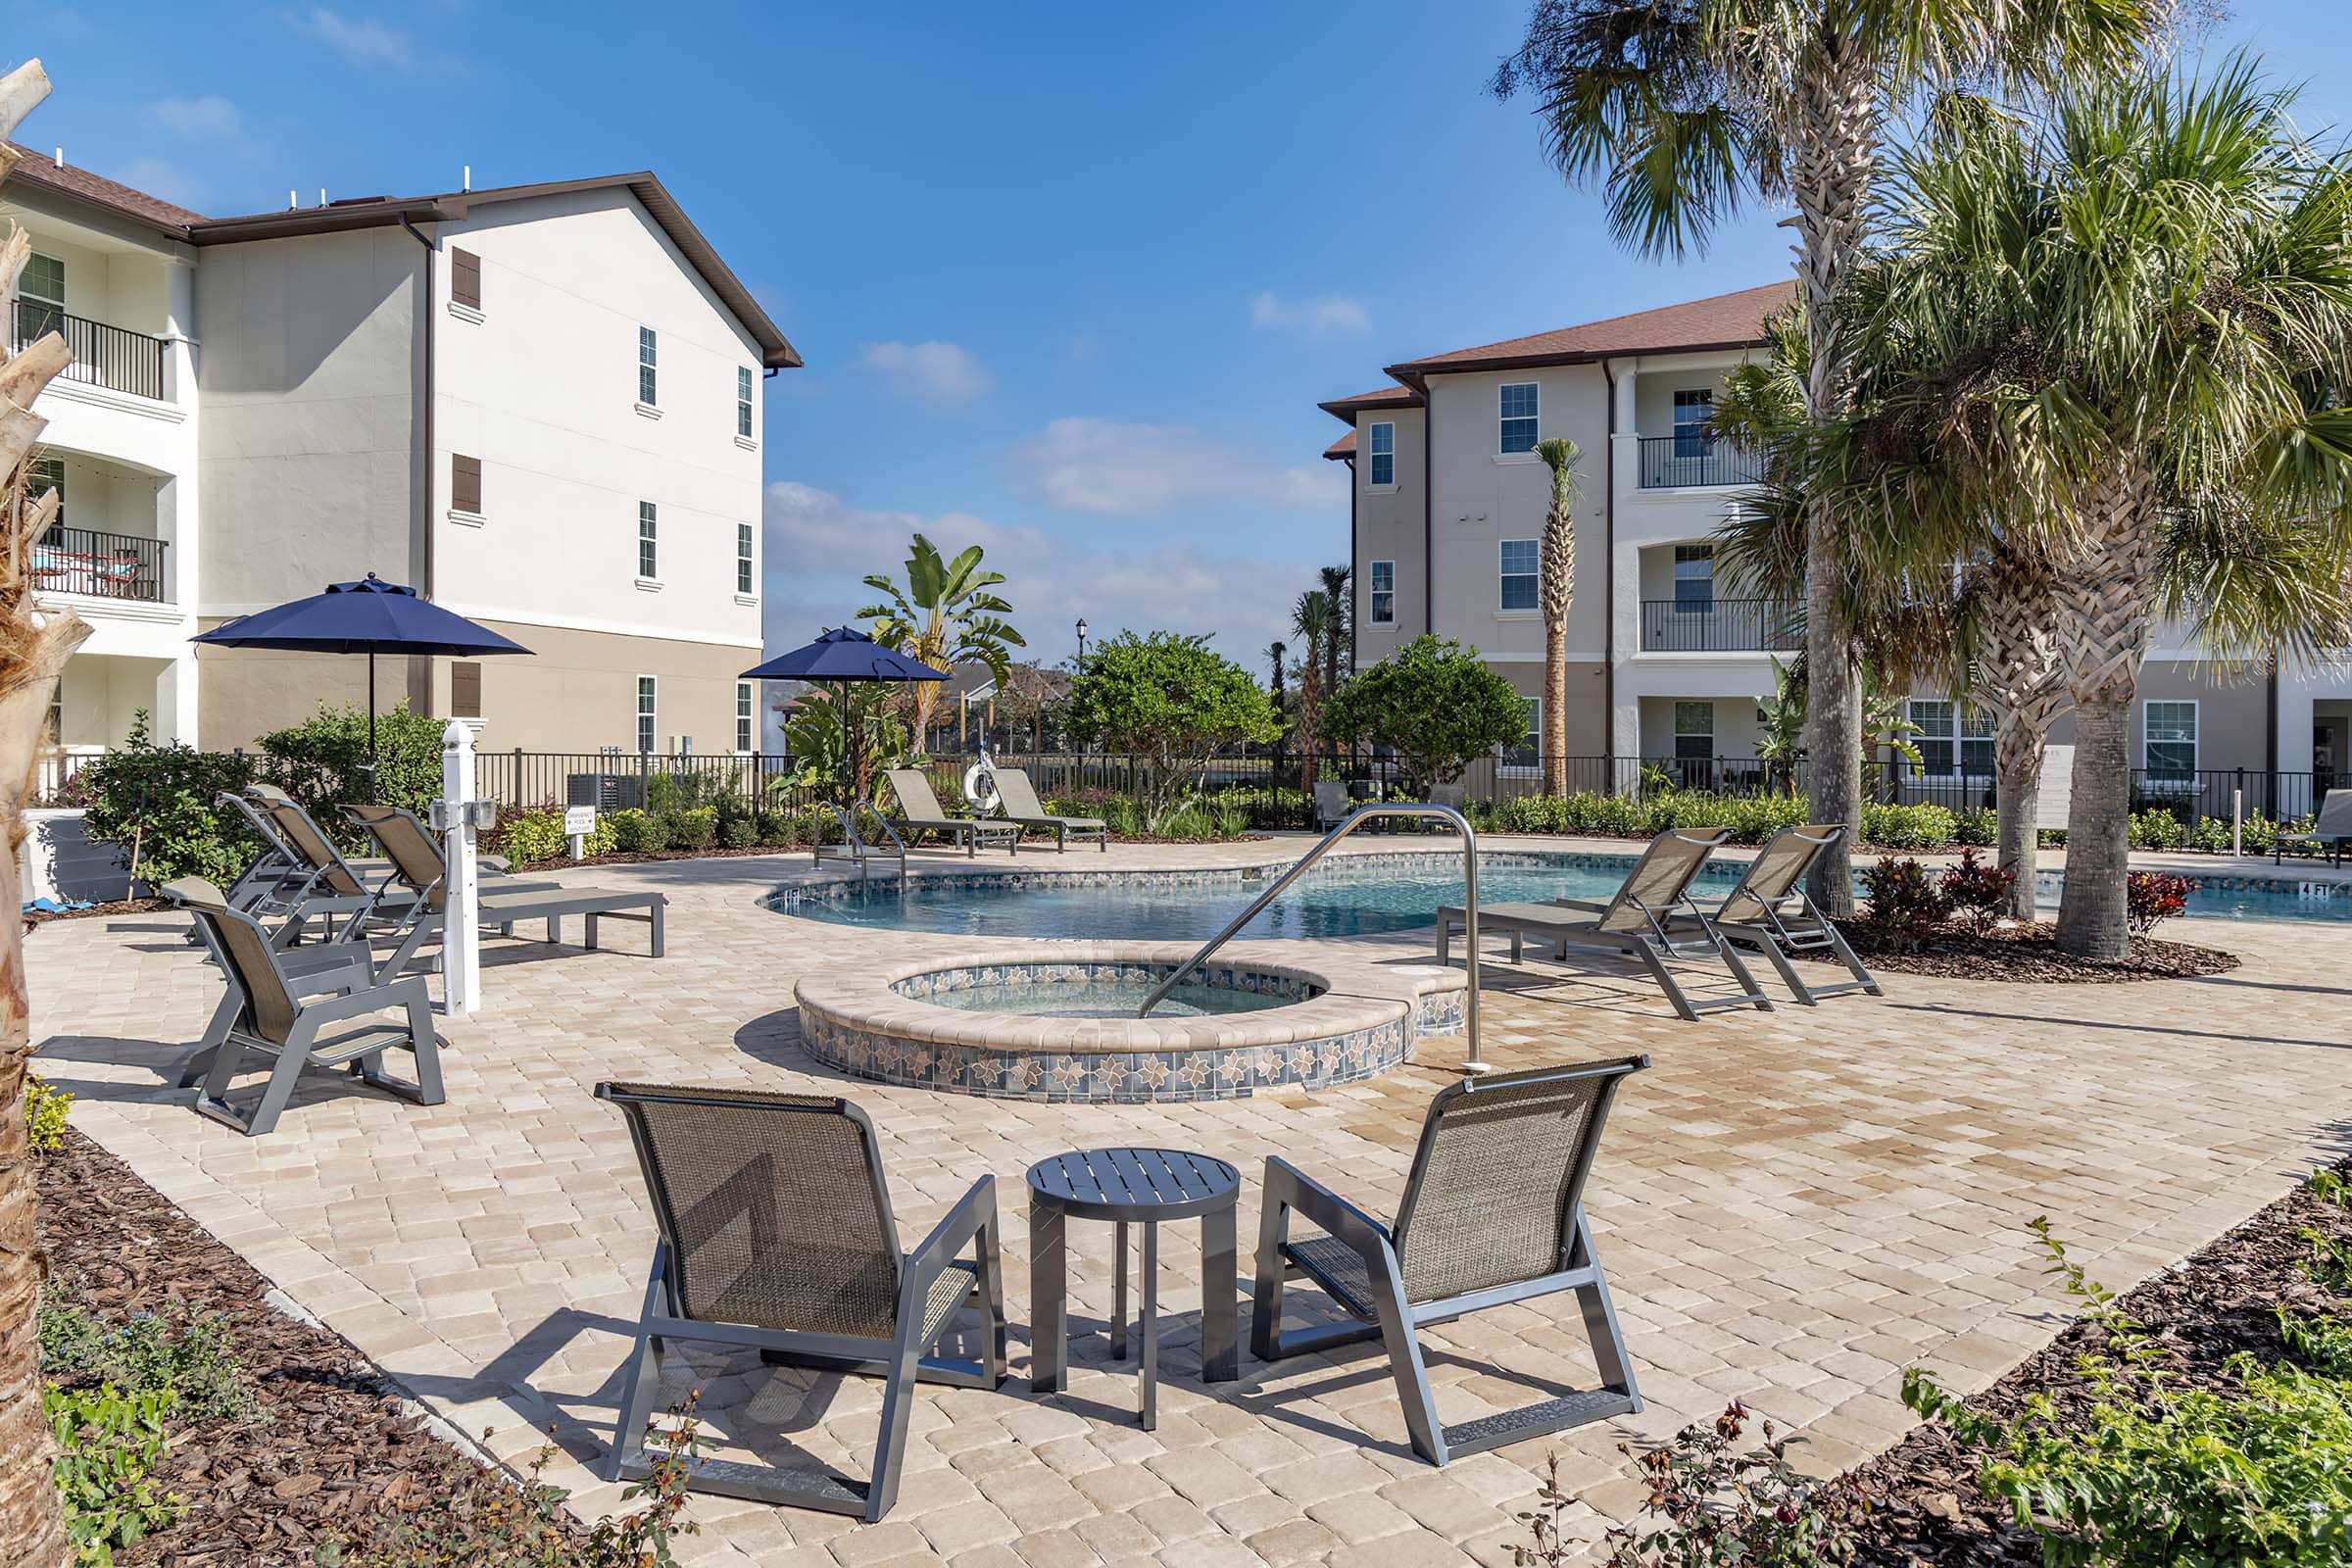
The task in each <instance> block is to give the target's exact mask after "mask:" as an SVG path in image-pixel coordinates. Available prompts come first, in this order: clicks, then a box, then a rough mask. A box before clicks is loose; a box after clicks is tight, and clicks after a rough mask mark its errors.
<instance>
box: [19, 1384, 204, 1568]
mask: <svg viewBox="0 0 2352 1568" xmlns="http://www.w3.org/2000/svg"><path fill="white" fill-rule="evenodd" d="M172 1402H173V1397H172V1391H171V1390H170V1389H146V1390H142V1391H140V1392H137V1393H134V1394H129V1395H125V1394H123V1393H122V1392H121V1391H119V1390H117V1389H116V1388H115V1387H114V1385H112V1384H105V1385H101V1386H100V1387H98V1388H95V1389H87V1388H78V1389H68V1388H60V1387H57V1386H55V1385H52V1386H50V1387H49V1388H47V1389H44V1390H43V1391H42V1393H41V1415H42V1417H43V1418H44V1419H46V1420H47V1421H48V1423H49V1430H50V1432H51V1434H52V1435H53V1436H55V1438H56V1439H57V1448H58V1453H57V1458H56V1459H55V1461H53V1462H52V1464H51V1466H50V1475H51V1476H52V1478H53V1479H54V1480H55V1481H56V1483H57V1491H58V1498H59V1501H60V1502H61V1503H63V1504H64V1507H65V1515H66V1535H67V1537H68V1538H69V1539H70V1540H71V1541H72V1542H73V1560H74V1562H75V1564H76V1565H77V1568H110V1565H111V1564H112V1563H113V1562H114V1560H115V1549H116V1548H117V1547H128V1546H135V1545H137V1544H139V1543H140V1542H141V1541H143V1540H145V1539H146V1538H147V1537H148V1536H150V1535H152V1534H154V1533H155V1532H156V1531H158V1530H161V1529H163V1528H164V1527H165V1526H167V1525H169V1524H171V1523H172V1520H174V1519H176V1518H178V1517H179V1510H180V1507H181V1505H182V1499H181V1498H180V1497H178V1496H177V1495H173V1494H171V1493H166V1492H162V1491H160V1490H158V1488H157V1487H156V1485H155V1482H154V1481H153V1480H152V1479H151V1472H153V1471H154V1469H155V1466H156V1462H157V1461H158V1460H160V1459H161V1458H163V1456H164V1450H165V1449H166V1448H167V1447H168V1446H170V1445H171V1437H170V1435H169V1433H168V1432H167V1431H166V1430H165V1426H164V1418H165V1417H166V1416H167V1415H169V1414H170V1413H171V1411H172Z"/></svg>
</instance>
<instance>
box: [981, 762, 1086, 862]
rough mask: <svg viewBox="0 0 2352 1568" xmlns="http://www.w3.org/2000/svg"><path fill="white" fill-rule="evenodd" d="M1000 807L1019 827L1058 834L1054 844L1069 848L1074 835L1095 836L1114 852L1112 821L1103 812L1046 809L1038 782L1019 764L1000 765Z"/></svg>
mask: <svg viewBox="0 0 2352 1568" xmlns="http://www.w3.org/2000/svg"><path fill="white" fill-rule="evenodd" d="M997 796H998V801H999V805H998V809H1000V810H1002V811H1003V812H1004V813H1005V821H1007V822H1010V823H1011V824H1012V825H1013V826H1015V827H1037V828H1046V829H1049V830H1051V831H1052V833H1053V834H1054V849H1056V850H1058V851H1061V852H1062V853H1064V854H1067V853H1068V852H1069V848H1070V836H1071V835H1072V834H1076V835H1077V836H1078V837H1079V838H1081V839H1088V838H1091V839H1093V840H1094V841H1095V842H1096V843H1097V844H1098V845H1100V846H1102V849H1103V853H1104V854H1106V855H1107V854H1108V853H1110V825H1109V824H1108V823H1106V822H1104V821H1103V819H1102V818H1101V817H1099V816H1057V815H1055V814H1054V812H1052V811H1049V810H1047V809H1046V808H1045V806H1044V804H1043V803H1042V802H1040V801H1039V800H1038V798H1037V786H1035V785H1034V784H1031V783H1030V782H1029V775H1028V773H1026V772H1025V771H1023V770H1022V769H1020V768H1017V767H1000V768H998V769H997Z"/></svg>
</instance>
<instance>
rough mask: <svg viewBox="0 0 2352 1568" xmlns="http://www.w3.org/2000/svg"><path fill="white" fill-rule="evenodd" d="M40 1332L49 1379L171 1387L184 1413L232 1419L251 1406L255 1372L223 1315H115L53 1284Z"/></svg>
mask: <svg viewBox="0 0 2352 1568" xmlns="http://www.w3.org/2000/svg"><path fill="white" fill-rule="evenodd" d="M39 1333H40V1343H41V1372H42V1375H43V1376H45V1377H47V1378H48V1379H49V1380H50V1381H51V1382H54V1383H64V1384H70V1385H73V1386H76V1387H79V1386H83V1385H88V1384H104V1385H107V1386H109V1387H113V1388H118V1389H122V1390H123V1391H125V1392H126V1393H130V1394H152V1393H157V1392H162V1393H167V1394H170V1395H171V1396H172V1408H173V1413H174V1415H175V1416H176V1417H177V1418H178V1419H180V1420H183V1421H226V1422H231V1423H234V1422H239V1421H244V1420H246V1419H248V1418H249V1417H250V1416H251V1415H252V1414H253V1407H254V1400H253V1386H252V1380H251V1378H250V1376H249V1375H248V1374H247V1372H246V1371H245V1367H244V1363H243V1362H242V1361H240V1360H239V1359H238V1357H237V1353H236V1349H235V1348H234V1346H233V1345H232V1344H231V1336H230V1326H229V1321H228V1319H227V1317H226V1316H224V1315H221V1314H217V1313H216V1314H212V1315H190V1314H188V1313H185V1312H180V1311H177V1310H174V1311H173V1312H172V1313H170V1314H157V1313H152V1312H142V1313H139V1314H137V1315H135V1316H132V1317H129V1318H126V1319H123V1320H122V1321H120V1322H117V1321H114V1320H111V1319H108V1318H105V1317H102V1316H100V1315H99V1314H97V1313H95V1312H92V1311H90V1310H88V1309H87V1308H86V1307H84V1306H83V1305H82V1304H81V1302H80V1301H79V1300H78V1299H75V1298H74V1297H73V1295H72V1294H71V1293H69V1292H64V1291H60V1290H56V1289H54V1288H52V1289H50V1290H47V1291H44V1292H42V1294H41V1303H40V1312H39Z"/></svg>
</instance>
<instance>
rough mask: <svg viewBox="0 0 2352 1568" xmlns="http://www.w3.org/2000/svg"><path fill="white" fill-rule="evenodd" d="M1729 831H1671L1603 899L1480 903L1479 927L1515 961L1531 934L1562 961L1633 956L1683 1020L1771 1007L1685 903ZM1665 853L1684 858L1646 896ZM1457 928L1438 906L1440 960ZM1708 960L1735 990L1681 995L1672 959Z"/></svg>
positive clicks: (1733, 953) (1710, 925)
mask: <svg viewBox="0 0 2352 1568" xmlns="http://www.w3.org/2000/svg"><path fill="white" fill-rule="evenodd" d="M1731 836H1732V830H1731V829H1730V828H1722V827H1719V828H1705V829H1696V828H1670V829H1668V830H1667V831H1666V832H1664V833H1661V834H1659V835H1658V836H1657V837H1656V838H1654V839H1652V840H1650V844H1649V848H1648V849H1647V850H1645V851H1643V852H1642V858H1641V859H1640V860H1638V861H1636V862H1635V863H1634V866H1633V868H1632V869H1631V870H1629V871H1627V872H1626V873H1625V881H1624V882H1623V883H1622V884H1621V885H1620V886H1619V887H1618V889H1617V892H1616V894H1615V896H1614V897H1612V898H1611V899H1610V900H1609V901H1608V902H1607V903H1605V904H1601V903H1595V902H1593V900H1590V899H1556V900H1554V901H1553V902H1552V903H1550V904H1494V905H1481V906H1479V910H1478V924H1479V929H1480V930H1481V931H1493V932H1496V933H1498V934H1502V935H1507V936H1508V937H1509V938H1510V939H1511V960H1512V961H1513V962H1514V963H1516V962H1519V961H1520V960H1521V959H1522V958H1523V956H1524V954H1525V944H1526V940H1527V938H1529V937H1535V938H1537V939H1538V940H1539V941H1547V942H1550V943H1552V944H1553V946H1554V948H1555V950H1556V953H1557V955H1558V956H1559V957H1560V958H1561V959H1562V960H1563V961H1564V960H1565V959H1566V958H1567V956H1568V953H1569V951H1570V950H1571V949H1576V950H1579V951H1583V952H1587V953H1614V954H1619V955H1622V956H1628V957H1632V958H1637V959H1639V960H1641V963H1642V967H1643V968H1644V969H1647V970H1648V971H1649V977H1650V978H1651V979H1652V980H1654V981H1656V982H1657V985H1658V989H1659V990H1661V991H1663V992H1665V993H1666V1000H1667V1001H1668V1002H1670V1003H1672V1004H1673V1005H1674V1010H1675V1011H1676V1012H1677V1013H1678V1014H1680V1015H1681V1016H1682V1018H1683V1019H1684V1020H1685V1021H1686V1022H1696V1021H1697V1019H1698V1015H1699V1014H1700V1013H1702V1012H1716V1011H1720V1010H1721V1009H1723V1008H1726V1007H1754V1008H1755V1009H1756V1010H1758V1011H1759V1012H1770V1011H1771V1010H1772V999H1771V998H1770V997H1767V996H1766V995H1764V993H1763V992H1762V991H1761V990H1759V989H1758V988H1757V985H1756V977H1755V975H1754V974H1753V973H1752V972H1751V971H1750V970H1749V969H1748V967H1747V965H1746V964H1744V963H1742V962H1741V961H1740V955H1739V953H1738V951H1737V950H1736V949H1734V948H1733V946H1732V944H1731V943H1729V942H1727V941H1725V940H1724V939H1723V937H1722V936H1721V935H1720V934H1718V933H1717V931H1716V930H1715V925H1714V922H1713V920H1712V919H1710V918H1709V917H1708V915H1707V913H1706V911H1705V910H1703V909H1701V908H1699V907H1698V906H1697V905H1695V904H1693V903H1692V902H1691V882H1692V880H1693V879H1695V878H1696V877H1697V875H1698V873H1699V872H1700V871H1701V870H1702V869H1704V868H1705V866H1706V863H1707V859H1708V857H1710V856H1711V855H1713V854H1714V852H1715V851H1716V849H1717V848H1719V847H1720V846H1722V845H1723V844H1725V843H1727V842H1729V840H1730V839H1731ZM1668 855H1679V856H1681V857H1683V863H1682V864H1681V865H1679V866H1677V867H1675V868H1674V874H1673V875H1672V876H1671V878H1670V879H1669V881H1668V882H1667V884H1666V885H1665V887H1663V888H1661V889H1657V890H1655V891H1654V895H1653V896H1651V897H1646V898H1645V897H1643V896H1642V894H1640V893H1638V892H1637V891H1636V889H1637V888H1638V887H1640V886H1641V885H1642V883H1643V881H1644V873H1645V872H1646V871H1648V869H1649V867H1650V862H1651V861H1652V860H1653V859H1657V858H1661V857H1664V856H1668ZM1569 909H1577V910H1584V911H1587V912H1589V913H1590V915H1591V916H1592V918H1589V919H1578V918H1574V917H1571V916H1569V915H1567V914H1565V913H1563V912H1562V911H1563V910H1569ZM1462 928H1463V920H1462V910H1461V908H1460V907H1445V908H1441V909H1440V910H1438V962H1439V963H1441V964H1444V963H1447V962H1450V961H1451V954H1452V944H1453V936H1454V933H1456V932H1458V931H1460V930H1461V929H1462ZM1678 933H1680V935H1679V936H1678ZM1706 958H1714V959H1717V960H1720V961H1721V962H1722V964H1723V966H1724V967H1725V968H1726V969H1728V970H1730V971H1731V974H1732V978H1733V979H1734V980H1736V981H1738V982H1739V985H1740V991H1739V994H1738V995H1736V996H1729V997H1710V998H1708V999H1707V1000H1705V1001H1703V1002H1693V1001H1691V998H1690V997H1689V996H1688V995H1686V994H1685V992H1684V991H1683V988H1682V985H1681V983H1680V982H1678V981H1677V980H1676V979H1675V977H1674V971H1673V969H1672V968H1671V967H1669V962H1670V960H1677V959H1679V960H1682V961H1685V962H1690V961H1694V960H1701V959H1706Z"/></svg>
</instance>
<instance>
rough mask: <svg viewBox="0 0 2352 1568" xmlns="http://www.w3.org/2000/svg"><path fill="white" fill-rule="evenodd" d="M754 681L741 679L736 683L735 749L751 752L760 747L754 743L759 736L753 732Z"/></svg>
mask: <svg viewBox="0 0 2352 1568" xmlns="http://www.w3.org/2000/svg"><path fill="white" fill-rule="evenodd" d="M752 721H753V710H752V683H751V682H750V681H748V680H739V681H737V682H736V683H735V750H737V751H738V752H745V753H749V752H756V751H758V750H759V749H760V748H759V747H758V746H756V745H754V744H753V742H754V741H755V740H757V739H758V737H757V736H755V735H754V734H753V733H752Z"/></svg>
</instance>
